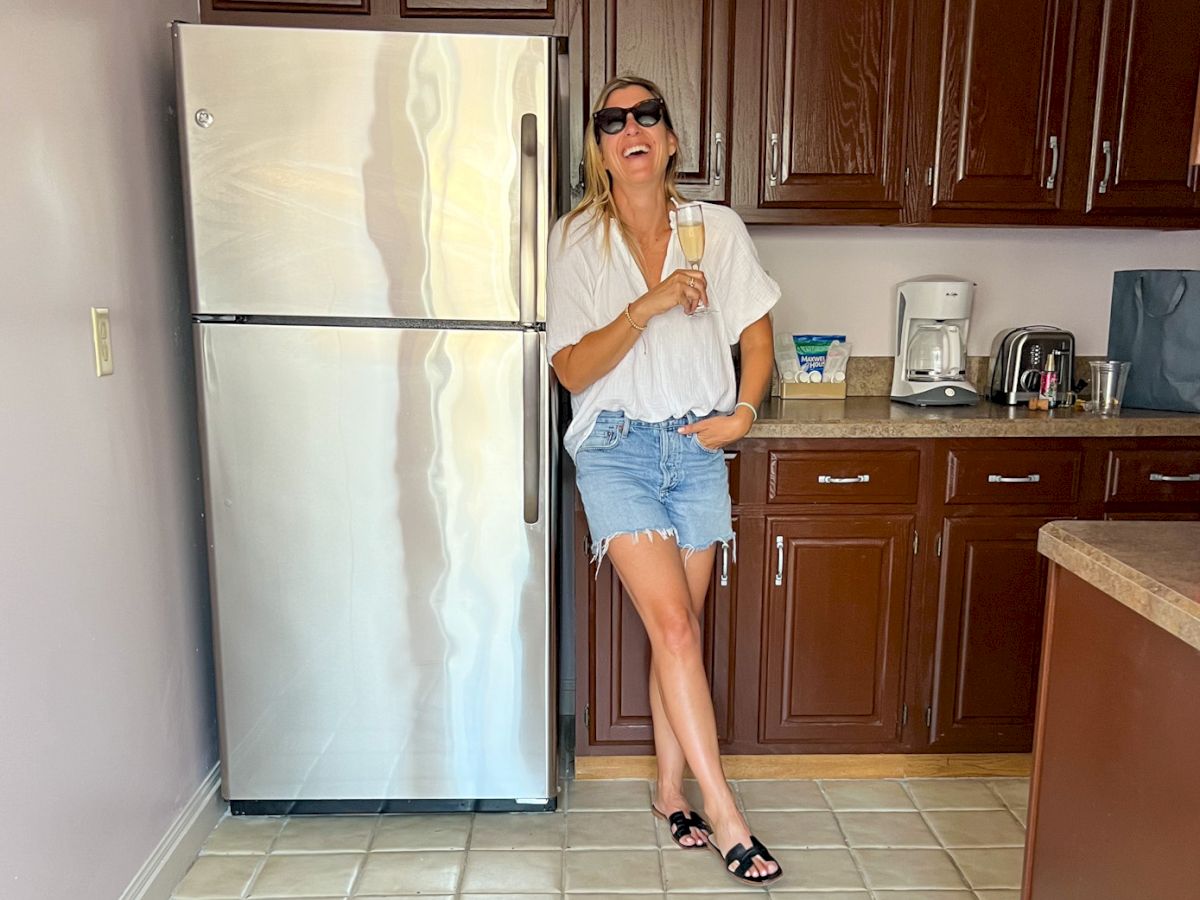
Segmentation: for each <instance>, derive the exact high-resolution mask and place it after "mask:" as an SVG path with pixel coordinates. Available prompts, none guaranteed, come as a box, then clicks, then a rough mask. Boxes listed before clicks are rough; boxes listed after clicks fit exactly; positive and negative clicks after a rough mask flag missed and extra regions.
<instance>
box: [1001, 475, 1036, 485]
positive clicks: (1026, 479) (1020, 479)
mask: <svg viewBox="0 0 1200 900" xmlns="http://www.w3.org/2000/svg"><path fill="white" fill-rule="evenodd" d="M1041 480H1042V476H1041V475H1038V474H1036V473H1035V474H1033V475H1018V476H1014V477H1011V478H1010V477H1008V476H1007V475H989V476H988V484H1037V483H1038V482H1039V481H1041Z"/></svg>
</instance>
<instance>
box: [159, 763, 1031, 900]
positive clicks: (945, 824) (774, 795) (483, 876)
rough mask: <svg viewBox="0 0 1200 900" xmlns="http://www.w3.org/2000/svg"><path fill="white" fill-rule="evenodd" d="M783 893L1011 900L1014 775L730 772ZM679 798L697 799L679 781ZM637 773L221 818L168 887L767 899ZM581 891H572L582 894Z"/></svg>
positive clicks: (210, 895)
mask: <svg viewBox="0 0 1200 900" xmlns="http://www.w3.org/2000/svg"><path fill="white" fill-rule="evenodd" d="M733 787H734V791H735V794H736V796H737V797H738V800H739V802H740V803H741V804H742V806H743V808H744V809H745V810H746V813H747V817H748V818H749V820H750V825H751V827H752V828H753V829H754V831H755V833H756V834H757V835H758V836H759V838H760V839H762V840H763V842H764V843H765V844H766V845H767V846H768V847H770V848H771V849H772V852H774V853H775V855H776V857H777V858H778V859H779V861H780V863H781V864H782V865H783V867H784V870H785V874H784V876H783V878H781V879H780V880H779V881H777V882H775V884H773V885H772V886H771V888H770V896H773V897H785V898H790V900H800V898H804V897H810V898H814V900H816V898H821V900H918V898H928V900H1016V898H1017V896H1018V890H1017V889H1018V887H1019V885H1020V878H1021V860H1022V847H1023V844H1024V841H1025V826H1024V823H1025V819H1026V805H1027V802H1028V801H1027V798H1028V794H1029V783H1028V781H1027V780H1026V779H1021V778H1004V779H992V780H983V779H961V778H955V779H909V780H903V781H901V780H895V781H892V780H886V781H799V780H797V781H738V782H734V783H733ZM688 790H689V793H690V794H691V795H692V796H696V795H697V792H696V789H695V785H694V784H689V786H688ZM649 804H650V784H649V783H648V782H646V781H574V782H569V783H568V784H567V788H566V792H565V798H564V799H563V801H562V802H561V803H560V809H559V811H558V812H556V813H512V814H503V813H499V814H498V813H478V814H474V815H472V814H444V815H432V816H429V815H397V816H322V817H295V818H275V817H260V818H251V817H243V818H236V819H235V818H229V817H227V818H225V819H223V820H222V821H221V822H220V823H219V824H218V825H217V827H216V829H215V830H214V831H213V833H212V835H211V836H210V837H209V838H208V841H207V843H206V844H205V845H204V849H203V850H202V851H201V854H200V856H199V857H198V858H197V859H196V861H195V863H194V864H193V865H192V868H191V869H190V871H189V872H188V874H187V875H186V877H185V878H184V879H183V881H182V882H180V884H179V886H178V887H177V888H176V890H175V894H174V896H175V898H177V900H218V898H220V900H229V898H253V900H267V898H273V900H274V898H298V897H307V898H321V900H345V898H348V897H353V898H367V897H373V898H379V897H403V896H409V895H416V894H420V895H423V896H426V897H429V896H432V897H439V898H450V897H463V898H467V900H485V898H488V897H492V898H495V897H502V896H503V897H526V898H528V900H532V895H541V896H543V897H545V896H556V897H561V896H563V895H564V894H569V895H576V894H579V895H591V896H590V897H588V898H587V900H600V897H602V896H605V895H613V896H619V897H621V898H624V900H634V898H650V897H655V898H662V897H663V895H664V893H665V894H671V895H674V894H679V895H686V896H687V897H689V898H691V900H700V898H703V897H705V896H709V895H711V896H713V897H727V896H728V894H729V893H731V892H737V893H746V892H749V893H755V894H760V895H765V894H767V891H766V890H764V889H762V888H744V887H742V886H740V885H739V884H738V883H737V882H735V881H733V880H732V879H731V878H729V877H728V876H726V875H725V874H724V872H723V871H722V869H721V863H720V861H719V860H718V859H717V858H716V856H715V855H714V854H712V853H711V852H709V851H701V850H693V851H682V850H679V849H678V848H676V847H675V846H674V844H672V843H671V840H670V835H669V834H668V833H667V830H666V827H665V824H664V823H662V822H660V821H657V820H655V819H654V818H653V817H652V816H651V815H650V812H649ZM580 900H583V898H582V897H581V898H580Z"/></svg>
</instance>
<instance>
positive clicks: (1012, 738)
mask: <svg viewBox="0 0 1200 900" xmlns="http://www.w3.org/2000/svg"><path fill="white" fill-rule="evenodd" d="M1052 518H1056V517H1020V518H1017V517H1009V518H974V517H972V518H961V519H954V518H948V519H946V520H945V521H944V523H943V526H942V534H941V542H942V551H941V579H940V589H939V591H938V605H937V636H936V646H935V650H934V670H933V702H932V706H933V714H932V724H931V728H930V735H929V745H930V748H931V749H935V750H944V751H955V750H962V751H972V750H988V751H992V752H1002V751H1014V752H1024V751H1027V750H1029V749H1030V748H1031V747H1032V746H1033V717H1034V708H1035V706H1036V703H1037V674H1038V662H1039V657H1040V653H1041V644H1042V620H1043V613H1044V611H1045V605H1046V576H1047V572H1048V565H1047V562H1046V559H1045V558H1044V557H1042V556H1040V555H1039V554H1038V550H1037V535H1038V529H1039V528H1041V527H1042V525H1044V524H1045V523H1046V522H1048V521H1050V520H1051V519H1052ZM1057 518H1062V517H1061V516H1059V517H1057Z"/></svg>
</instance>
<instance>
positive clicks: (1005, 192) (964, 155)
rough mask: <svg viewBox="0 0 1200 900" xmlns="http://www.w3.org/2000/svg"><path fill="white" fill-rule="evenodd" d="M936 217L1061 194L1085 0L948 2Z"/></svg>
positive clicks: (1019, 205)
mask: <svg viewBox="0 0 1200 900" xmlns="http://www.w3.org/2000/svg"><path fill="white" fill-rule="evenodd" d="M941 12H942V21H941V23H940V25H941V35H942V38H941V41H940V45H941V46H940V50H941V52H940V60H941V63H940V73H939V78H938V81H939V85H938V86H939V93H938V99H937V126H936V134H937V148H936V164H935V166H934V167H933V177H932V180H933V192H932V193H933V199H932V203H933V213H934V217H933V221H936V220H937V214H938V213H940V212H941V211H943V210H947V209H955V210H962V209H974V210H987V209H996V208H1001V209H1023V210H1042V211H1053V210H1056V209H1058V208H1059V206H1060V203H1061V198H1062V196H1063V193H1062V185H1063V175H1064V172H1063V167H1064V164H1065V162H1066V154H1065V148H1066V140H1067V116H1068V110H1069V99H1070V92H1069V87H1070V78H1071V63H1072V51H1073V48H1074V32H1075V25H1076V17H1077V12H1078V2H1077V0H1008V2H1005V3H986V2H985V3H974V2H972V3H966V2H962V0H944V2H943V3H942V4H941Z"/></svg>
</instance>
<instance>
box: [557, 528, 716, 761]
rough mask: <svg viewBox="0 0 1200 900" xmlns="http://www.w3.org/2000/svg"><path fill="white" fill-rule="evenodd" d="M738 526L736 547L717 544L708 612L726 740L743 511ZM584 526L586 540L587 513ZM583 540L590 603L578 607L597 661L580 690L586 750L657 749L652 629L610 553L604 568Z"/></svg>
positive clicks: (712, 676) (708, 666)
mask: <svg viewBox="0 0 1200 900" xmlns="http://www.w3.org/2000/svg"><path fill="white" fill-rule="evenodd" d="M733 528H734V540H733V543H731V544H730V545H729V547H728V548H722V547H720V546H718V547H717V551H716V557H715V560H714V563H713V575H712V578H711V579H710V581H709V586H708V596H707V598H706V600H705V605H704V611H703V613H702V615H701V620H700V628H701V634H702V637H703V640H704V646H703V658H704V671H705V673H706V674H707V675H708V681H709V684H710V685H711V688H712V698H713V708H714V712H715V713H716V720H717V738H718V740H720V741H722V742H724V741H728V740H729V739H730V738H731V737H732V720H731V707H730V702H729V698H730V688H729V682H730V674H731V673H730V659H731V654H730V649H729V648H730V640H731V637H732V627H731V621H730V619H731V616H732V611H733V608H734V602H735V593H734V592H735V591H736V588H737V578H736V574H737V561H736V546H737V528H738V520H737V517H736V516H734V519H733ZM576 529H577V530H576V534H578V535H583V536H584V538H583V539H581V540H586V532H587V522H586V520H585V519H584V517H583V515H582V513H581V514H579V516H578V518H577V519H576ZM581 546H583V547H584V548H585V549H584V551H583V557H582V559H580V558H579V557H577V565H583V566H586V570H587V579H588V588H587V595H586V596H587V605H586V608H580V609H579V610H578V613H579V615H580V616H581V617H582V616H586V618H583V619H582V621H581V622H580V623H579V627H582V628H586V629H587V630H588V632H589V640H588V656H589V661H588V665H587V672H588V677H587V681H588V683H587V685H586V691H585V692H584V693H583V695H582V696H581V698H580V700H581V701H582V702H581V703H580V705H581V706H583V705H584V704H586V720H587V721H586V723H585V728H584V729H581V730H579V731H578V732H577V733H578V734H579V736H580V737H581V738H585V739H586V746H585V741H584V740H581V741H580V742H579V743H580V746H579V750H580V751H581V752H588V751H589V750H590V751H591V752H595V753H610V752H613V751H614V750H621V751H624V752H629V753H653V752H654V729H653V723H652V721H651V714H650V641H649V639H648V638H647V637H646V629H645V628H644V627H643V626H642V620H641V618H640V617H639V615H638V612H637V609H636V608H635V607H634V604H633V599H632V598H631V597H630V596H629V594H628V593H627V592H626V590H625V586H624V585H623V584H622V583H621V579H620V577H619V576H618V575H617V572H616V569H614V568H613V565H612V563H611V562H610V561H609V559H608V558H607V557H605V559H604V560H603V561H602V562H601V563H600V567H599V572H597V570H596V566H595V565H594V564H589V563H588V562H587V556H586V553H587V550H586V546H587V545H586V544H581ZM577 584H578V581H577ZM580 713H581V714H582V713H584V710H583V709H581V710H580Z"/></svg>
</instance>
